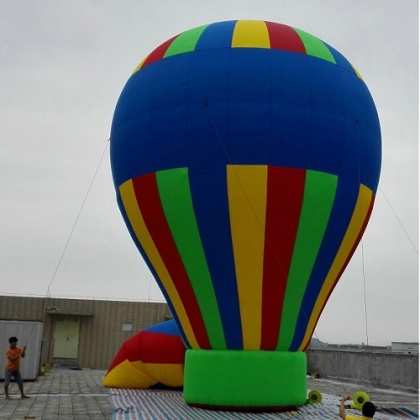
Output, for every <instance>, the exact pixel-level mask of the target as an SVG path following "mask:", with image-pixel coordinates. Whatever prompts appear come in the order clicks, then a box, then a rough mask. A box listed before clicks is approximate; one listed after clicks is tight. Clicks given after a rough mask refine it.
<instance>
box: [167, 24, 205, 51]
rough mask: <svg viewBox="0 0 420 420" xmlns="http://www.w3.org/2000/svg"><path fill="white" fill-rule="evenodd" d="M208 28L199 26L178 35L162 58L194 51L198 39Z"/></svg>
mask: <svg viewBox="0 0 420 420" xmlns="http://www.w3.org/2000/svg"><path fill="white" fill-rule="evenodd" d="M208 26H209V25H203V26H199V27H198V28H194V29H190V30H189V31H185V32H183V33H182V34H180V35H178V36H177V37H176V38H175V39H174V40H173V41H172V43H171V45H170V46H169V47H168V49H167V50H166V52H165V55H164V56H163V58H166V57H170V56H171V55H176V54H182V53H186V52H191V51H194V49H195V46H196V44H197V41H198V39H199V38H200V36H201V34H202V33H203V31H204V30H205V29H206V28H207V27H208Z"/></svg>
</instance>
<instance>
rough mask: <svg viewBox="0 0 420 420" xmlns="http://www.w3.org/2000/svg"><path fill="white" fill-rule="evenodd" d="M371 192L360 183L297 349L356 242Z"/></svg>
mask: <svg viewBox="0 0 420 420" xmlns="http://www.w3.org/2000/svg"><path fill="white" fill-rule="evenodd" d="M372 194H373V192H372V191H371V190H370V189H369V188H368V187H366V186H364V185H360V190H359V197H358V198H357V203H356V207H355V209H354V212H353V216H352V218H351V221H350V224H349V226H348V228H347V232H346V234H345V236H344V239H343V242H342V243H341V245H340V249H339V250H338V252H337V255H336V257H335V259H334V262H333V264H332V266H331V268H330V271H329V272H328V274H327V277H326V279H325V281H324V284H323V286H322V289H321V291H320V293H319V295H318V298H317V300H316V303H315V306H314V309H313V311H312V314H311V318H310V320H309V323H308V326H307V327H306V333H305V337H304V339H303V341H302V344H301V345H300V347H299V349H298V351H302V350H303V347H304V344H305V343H307V342H308V341H309V339H310V337H311V336H312V333H313V330H314V329H315V325H316V323H317V322H318V318H319V316H320V315H321V311H322V308H323V307H324V303H325V302H326V299H327V297H328V294H329V292H330V290H331V288H332V287H333V285H334V282H335V280H336V279H337V276H338V274H339V272H340V270H341V269H342V268H343V266H344V264H345V262H346V260H347V258H348V256H349V254H350V252H351V249H352V248H353V246H354V244H355V243H356V240H357V237H358V235H359V233H360V230H361V229H362V226H363V223H364V222H365V219H366V216H367V213H368V211H369V207H370V203H371V199H372Z"/></svg>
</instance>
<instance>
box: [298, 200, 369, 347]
mask: <svg viewBox="0 0 420 420" xmlns="http://www.w3.org/2000/svg"><path fill="white" fill-rule="evenodd" d="M374 202H375V196H374V195H373V194H372V197H371V200H370V204H369V209H368V211H367V213H366V217H365V220H364V221H363V225H362V228H361V229H360V232H359V235H358V236H357V239H356V241H355V243H354V245H353V247H352V249H351V251H350V253H349V255H348V257H347V259H346V261H345V263H344V264H343V267H341V270H340V271H339V273H338V275H337V277H336V279H335V280H334V284H333V286H332V287H331V288H330V290H329V292H328V295H327V298H326V299H325V301H324V304H323V305H322V308H321V312H320V314H322V311H323V310H324V307H325V305H326V304H327V302H328V299H329V298H330V296H331V293H332V292H333V290H334V288H335V286H337V283H338V280H340V278H341V276H342V274H343V273H344V270H345V269H346V267H347V265H348V263H349V262H350V260H351V258H352V257H353V254H354V252H355V251H356V248H357V246H358V245H359V242H360V240H361V239H362V236H363V233H364V232H365V229H366V226H367V224H368V222H369V219H370V215H371V213H372V210H373V203H374ZM319 318H320V317H319ZM319 318H318V319H317V320H316V323H315V325H311V326H310V327H311V328H312V331H311V334H310V335H308V341H307V342H306V343H303V344H304V347H303V351H305V350H306V349H307V347H308V346H309V344H310V342H311V340H310V339H311V337H312V332H313V331H314V330H315V327H316V325H317V323H318V321H319Z"/></svg>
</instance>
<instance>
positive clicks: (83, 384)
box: [0, 367, 113, 420]
mask: <svg viewBox="0 0 420 420" xmlns="http://www.w3.org/2000/svg"><path fill="white" fill-rule="evenodd" d="M105 373H106V371H105V370H94V369H92V370H90V369H89V370H72V369H67V368H61V367H59V368H53V371H52V372H49V373H46V374H45V376H38V378H37V379H36V380H35V381H28V382H25V383H24V390H25V393H26V394H27V395H28V396H29V397H30V398H28V399H24V400H22V399H21V398H20V394H19V390H18V388H17V385H16V384H15V383H14V382H13V383H11V385H10V388H9V391H10V395H11V397H12V400H11V401H7V400H5V398H4V390H3V383H0V386H1V387H2V390H1V391H0V392H1V395H0V419H1V420H6V419H7V420H24V419H26V420H29V419H32V420H40V419H42V420H103V419H112V413H113V409H112V407H111V405H110V403H109V390H108V389H107V388H104V387H103V386H102V379H103V377H104V376H105Z"/></svg>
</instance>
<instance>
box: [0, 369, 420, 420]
mask: <svg viewBox="0 0 420 420" xmlns="http://www.w3.org/2000/svg"><path fill="white" fill-rule="evenodd" d="M105 373H106V371H105V370H95V369H83V370H72V369H67V368H62V367H59V368H57V367H55V368H53V371H52V372H49V373H46V374H45V376H39V377H38V378H37V379H36V380H35V381H28V382H25V384H24V388H25V392H26V393H27V394H28V396H29V397H30V398H29V399H26V400H22V399H20V396H19V391H18V388H17V386H16V384H15V383H12V384H11V386H10V394H11V397H12V400H11V401H6V400H5V399H4V391H3V383H2V382H1V383H0V387H1V390H0V420H29V419H32V420H40V419H42V420H104V419H107V420H111V419H112V414H113V409H112V407H111V405H110V402H109V390H108V389H107V388H104V387H103V386H102V379H103V377H104V375H105ZM308 390H309V391H310V390H317V391H319V392H321V393H323V394H329V395H344V394H346V393H348V394H350V395H354V393H355V392H357V391H364V392H366V393H367V394H368V395H369V396H370V398H371V400H372V401H373V402H374V403H375V404H377V405H379V406H383V407H408V408H411V409H412V410H414V411H415V412H417V413H418V412H419V395H418V391H415V392H413V391H408V390H407V391H403V390H390V389H377V388H372V387H369V386H360V385H355V384H349V383H348V382H345V383H341V382H339V381H334V380H330V379H323V378H321V379H315V378H308ZM174 420H175V419H174Z"/></svg>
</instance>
